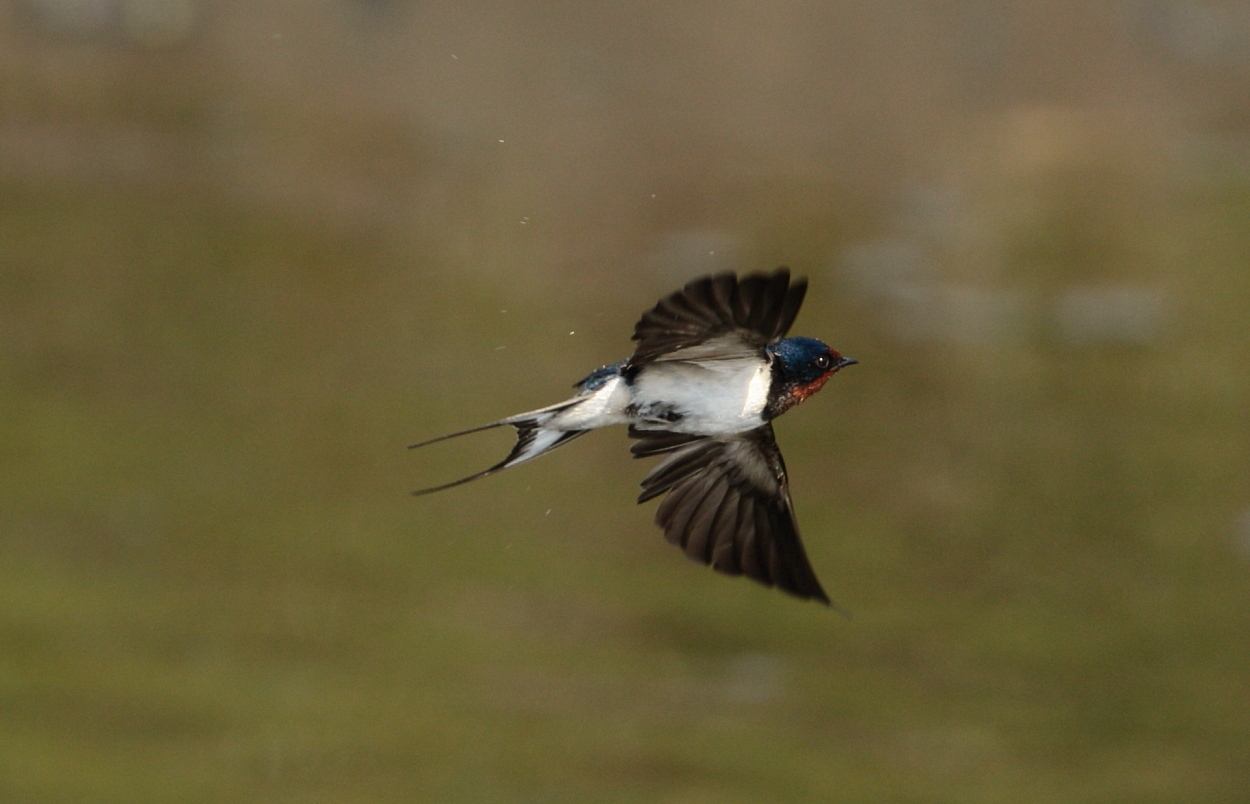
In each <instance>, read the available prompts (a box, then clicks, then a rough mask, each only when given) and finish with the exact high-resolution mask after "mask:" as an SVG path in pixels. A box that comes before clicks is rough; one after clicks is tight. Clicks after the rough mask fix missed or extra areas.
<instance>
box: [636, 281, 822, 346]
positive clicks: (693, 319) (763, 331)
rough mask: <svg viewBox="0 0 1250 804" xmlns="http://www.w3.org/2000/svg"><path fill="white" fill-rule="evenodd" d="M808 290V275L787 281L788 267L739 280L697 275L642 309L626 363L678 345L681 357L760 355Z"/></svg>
mask: <svg viewBox="0 0 1250 804" xmlns="http://www.w3.org/2000/svg"><path fill="white" fill-rule="evenodd" d="M806 292H807V280H805V279H797V280H795V281H794V282H791V281H790V271H789V269H787V268H778V269H777V270H776V271H775V272H773V274H772V275H765V274H751V275H749V276H745V277H743V278H742V279H738V278H737V277H736V276H735V275H734V274H732V273H724V274H716V275H715V276H705V277H703V278H701V279H696V280H694V281H692V282H689V283H687V285H686V286H685V287H684V288H682V289H681V290H679V291H677V292H676V293H673V294H672V295H669V296H666V297H665V298H663V299H661V300H660V301H659V303H657V304H656V305H655V307H653V308H652V309H650V310H648V311H647V312H645V313H643V314H642V318H641V319H639V320H638V323H637V324H635V325H634V340H636V341H638V346H637V348H635V350H634V355H633V357H631V358H630V359H629V363H630V365H631V366H637V365H640V364H642V363H645V362H648V361H651V360H658V359H663V358H665V357H667V356H670V355H671V353H674V352H677V351H679V350H682V351H683V352H684V353H683V354H682V355H681V356H680V359H683V360H697V359H708V358H715V357H721V356H725V357H728V356H739V355H742V354H759V353H760V352H761V351H762V350H763V348H764V346H765V344H767V343H770V342H772V341H775V340H777V339H779V338H781V337H782V336H783V335H785V334H786V332H788V331H789V329H790V326H791V325H792V324H793V323H794V319H795V317H796V316H797V315H798V314H799V308H800V307H801V306H802V305H803V295H804V294H805V293H806ZM704 345H706V348H704V349H702V350H700V349H699V347H700V346H704Z"/></svg>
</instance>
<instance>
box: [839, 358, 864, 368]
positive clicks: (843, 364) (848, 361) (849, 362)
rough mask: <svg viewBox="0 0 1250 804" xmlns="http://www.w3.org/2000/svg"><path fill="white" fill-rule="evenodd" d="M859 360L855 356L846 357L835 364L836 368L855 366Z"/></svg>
mask: <svg viewBox="0 0 1250 804" xmlns="http://www.w3.org/2000/svg"><path fill="white" fill-rule="evenodd" d="M858 362H859V361H858V360H856V359H855V358H853V357H844V358H842V359H841V360H839V361H838V362H837V364H836V365H834V368H835V369H841V368H846V367H847V366H853V365H855V364H856V363H858Z"/></svg>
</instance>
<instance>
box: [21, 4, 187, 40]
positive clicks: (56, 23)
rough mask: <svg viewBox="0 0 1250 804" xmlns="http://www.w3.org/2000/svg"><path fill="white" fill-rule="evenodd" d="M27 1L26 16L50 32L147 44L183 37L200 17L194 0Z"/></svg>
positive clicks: (182, 38) (40, 27)
mask: <svg viewBox="0 0 1250 804" xmlns="http://www.w3.org/2000/svg"><path fill="white" fill-rule="evenodd" d="M23 5H24V6H25V9H24V10H25V12H26V13H25V17H26V19H27V20H28V21H30V22H31V23H33V24H34V25H35V27H36V28H38V29H40V30H43V31H45V32H48V33H50V34H53V35H59V36H74V37H85V38H91V39H121V40H122V41H126V42H130V43H133V44H138V45H144V46H146V47H168V46H171V45H174V44H177V43H178V42H181V41H183V40H184V39H186V38H187V37H188V36H190V35H191V33H192V32H193V29H194V27H195V21H196V9H195V2H194V0H25V2H24V3H23Z"/></svg>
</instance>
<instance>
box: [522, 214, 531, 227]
mask: <svg viewBox="0 0 1250 804" xmlns="http://www.w3.org/2000/svg"><path fill="white" fill-rule="evenodd" d="M529 222H530V219H529V216H526V215H522V216H521V225H522V226H524V225H525V224H527V223H529Z"/></svg>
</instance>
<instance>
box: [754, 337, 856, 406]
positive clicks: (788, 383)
mask: <svg viewBox="0 0 1250 804" xmlns="http://www.w3.org/2000/svg"><path fill="white" fill-rule="evenodd" d="M767 352H768V354H769V356H770V357H771V358H772V363H773V383H772V389H771V390H770V392H769V403H768V406H767V409H766V411H765V416H766V418H769V419H775V418H776V417H778V416H780V415H781V414H783V413H785V412H786V411H787V410H789V409H790V408H792V407H794V406H795V405H797V404H799V403H800V402H802V401H803V400H804V399H807V398H808V397H809V396H811V395H812V394H814V393H816V392H817V391H819V390H820V389H821V388H822V387H823V386H824V384H825V383H826V382H828V381H829V378H830V377H832V376H833V375H834V374H836V373H837V372H838V370H839V369H842V368H845V367H846V366H851V365H854V364H855V363H857V362H858V361H856V360H854V359H853V358H850V357H843V356H842V354H841V353H840V352H838V350H837V349H833V348H830V347H829V346H828V345H826V344H824V343H822V342H821V341H818V340H816V339H815V338H784V339H782V340H780V341H777V342H776V343H774V344H770V345H769V346H768V347H767Z"/></svg>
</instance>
